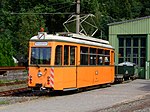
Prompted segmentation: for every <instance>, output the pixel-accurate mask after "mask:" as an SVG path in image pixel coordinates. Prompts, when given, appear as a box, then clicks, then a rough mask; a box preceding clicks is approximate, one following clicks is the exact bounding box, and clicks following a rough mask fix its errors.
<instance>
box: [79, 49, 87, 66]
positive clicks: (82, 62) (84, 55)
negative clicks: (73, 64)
mask: <svg viewBox="0 0 150 112" xmlns="http://www.w3.org/2000/svg"><path fill="white" fill-rule="evenodd" d="M80 65H88V47H81V48H80Z"/></svg>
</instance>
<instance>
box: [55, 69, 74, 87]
mask: <svg viewBox="0 0 150 112" xmlns="http://www.w3.org/2000/svg"><path fill="white" fill-rule="evenodd" d="M54 70H55V72H54V73H55V74H54V89H55V90H63V89H68V88H76V67H65V66H63V67H55V68H54Z"/></svg>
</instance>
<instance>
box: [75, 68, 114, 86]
mask: <svg viewBox="0 0 150 112" xmlns="http://www.w3.org/2000/svg"><path fill="white" fill-rule="evenodd" d="M113 81H114V70H113V67H111V66H108V67H100V66H97V67H78V72H77V88H82V87H87V86H94V85H99V84H106V83H112V82H113Z"/></svg>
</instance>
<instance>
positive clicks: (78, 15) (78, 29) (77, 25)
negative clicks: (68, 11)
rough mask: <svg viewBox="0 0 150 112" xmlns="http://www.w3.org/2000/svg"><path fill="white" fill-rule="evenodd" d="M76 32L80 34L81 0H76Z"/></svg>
mask: <svg viewBox="0 0 150 112" xmlns="http://www.w3.org/2000/svg"><path fill="white" fill-rule="evenodd" d="M76 4H77V5H76V13H77V15H76V33H77V34H79V31H80V0H76Z"/></svg>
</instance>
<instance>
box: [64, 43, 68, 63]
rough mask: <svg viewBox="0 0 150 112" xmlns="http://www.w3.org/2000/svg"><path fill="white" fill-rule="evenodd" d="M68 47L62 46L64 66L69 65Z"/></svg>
mask: <svg viewBox="0 0 150 112" xmlns="http://www.w3.org/2000/svg"><path fill="white" fill-rule="evenodd" d="M68 62H69V46H66V45H65V46H64V65H68V64H69V63H68Z"/></svg>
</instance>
